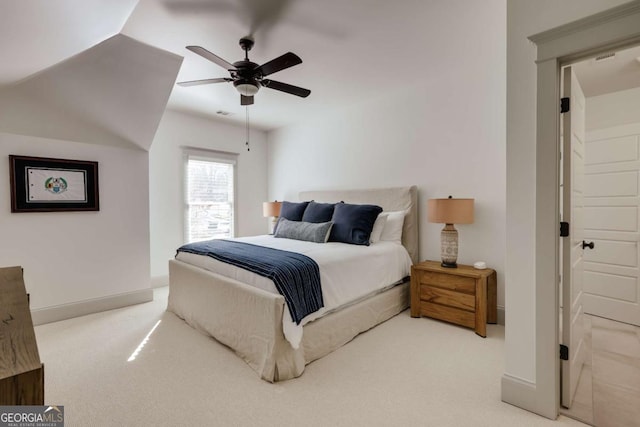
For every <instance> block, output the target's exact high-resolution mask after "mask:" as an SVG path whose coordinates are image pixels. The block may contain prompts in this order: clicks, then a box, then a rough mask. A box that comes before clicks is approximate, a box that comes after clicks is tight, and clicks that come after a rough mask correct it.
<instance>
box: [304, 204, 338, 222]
mask: <svg viewBox="0 0 640 427" xmlns="http://www.w3.org/2000/svg"><path fill="white" fill-rule="evenodd" d="M334 206H335V204H334V203H316V202H314V201H313V200H312V201H311V202H310V203H309V205H308V206H307V209H305V210H304V215H302V221H304V222H314V223H319V222H329V221H331V218H332V217H333V208H334Z"/></svg>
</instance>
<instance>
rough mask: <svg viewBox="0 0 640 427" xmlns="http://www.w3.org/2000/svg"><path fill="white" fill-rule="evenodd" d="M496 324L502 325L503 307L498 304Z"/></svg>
mask: <svg viewBox="0 0 640 427" xmlns="http://www.w3.org/2000/svg"><path fill="white" fill-rule="evenodd" d="M498 325H502V326H504V307H502V306H501V305H499V306H498Z"/></svg>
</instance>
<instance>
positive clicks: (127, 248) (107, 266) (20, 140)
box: [0, 133, 149, 309]
mask: <svg viewBox="0 0 640 427" xmlns="http://www.w3.org/2000/svg"><path fill="white" fill-rule="evenodd" d="M9 154H16V155H25V156H37V157H53V158H62V159H77V160H90V161H97V162H98V170H99V175H98V176H99V193H100V211H98V212H53V213H11V203H10V200H11V199H10V192H9V162H8V155H9ZM0 158H1V160H2V161H0V177H2V180H3V185H0V201H1V204H0V206H1V208H0V236H1V237H0V241H1V242H2V244H0V266H11V265H20V266H22V267H23V268H24V278H25V284H26V288H27V291H28V292H29V293H30V294H31V308H32V309H47V308H52V307H55V306H59V305H62V304H70V303H78V302H83V301H86V300H90V299H94V298H102V297H109V296H114V295H118V294H124V293H131V292H135V291H140V290H144V289H147V290H148V289H149V201H148V197H147V194H148V179H149V175H148V153H147V152H146V151H142V150H137V149H125V148H116V147H108V146H101V145H94V144H83V143H75V142H67V141H59V140H51V139H44V138H37V137H30V136H18V135H12V134H7V133H0Z"/></svg>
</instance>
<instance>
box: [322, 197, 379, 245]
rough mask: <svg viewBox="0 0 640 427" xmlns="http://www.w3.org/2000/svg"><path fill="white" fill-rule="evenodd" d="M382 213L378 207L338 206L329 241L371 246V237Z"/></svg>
mask: <svg viewBox="0 0 640 427" xmlns="http://www.w3.org/2000/svg"><path fill="white" fill-rule="evenodd" d="M380 212H382V208H381V207H380V206H376V205H352V204H349V203H338V204H336V206H335V208H334V209H333V217H332V219H331V221H332V222H333V228H332V229H331V234H330V235H329V241H330V242H342V243H351V244H353V245H366V246H369V236H371V230H373V224H374V223H375V222H376V218H377V217H378V215H379V214H380Z"/></svg>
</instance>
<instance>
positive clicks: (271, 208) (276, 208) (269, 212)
mask: <svg viewBox="0 0 640 427" xmlns="http://www.w3.org/2000/svg"><path fill="white" fill-rule="evenodd" d="M281 207H282V202H279V201H277V200H276V201H274V202H263V203H262V216H264V217H265V218H269V217H271V223H270V224H269V234H273V229H274V227H275V226H276V223H277V222H278V217H279V216H280V208H281Z"/></svg>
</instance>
